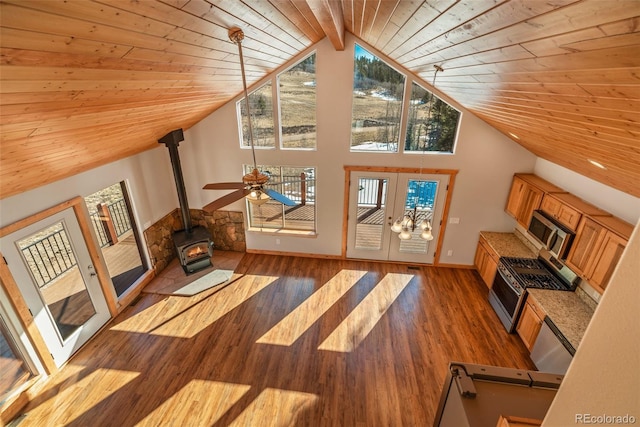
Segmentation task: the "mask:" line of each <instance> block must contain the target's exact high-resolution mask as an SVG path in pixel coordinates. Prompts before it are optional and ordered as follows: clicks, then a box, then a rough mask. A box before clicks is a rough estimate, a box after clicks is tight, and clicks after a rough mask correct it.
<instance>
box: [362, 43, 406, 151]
mask: <svg viewBox="0 0 640 427" xmlns="http://www.w3.org/2000/svg"><path fill="white" fill-rule="evenodd" d="M405 80H406V78H405V76H404V75H403V74H401V73H399V72H398V71H396V70H395V69H393V68H391V67H390V66H389V65H387V64H386V63H385V62H384V61H382V60H381V59H380V58H378V57H376V56H374V55H373V54H371V53H369V52H368V51H367V50H365V49H363V48H362V47H361V46H359V45H357V44H356V46H355V59H354V77H353V113H352V124H351V151H387V152H397V151H398V141H399V139H400V122H401V118H402V100H403V94H404V84H405Z"/></svg>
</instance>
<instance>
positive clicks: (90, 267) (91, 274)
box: [87, 264, 97, 277]
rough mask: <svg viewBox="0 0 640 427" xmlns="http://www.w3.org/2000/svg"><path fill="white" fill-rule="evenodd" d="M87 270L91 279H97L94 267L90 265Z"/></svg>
mask: <svg viewBox="0 0 640 427" xmlns="http://www.w3.org/2000/svg"><path fill="white" fill-rule="evenodd" d="M87 269H88V270H89V275H90V276H91V277H95V276H97V274H96V272H95V271H94V270H93V265H91V264H89V266H88V267H87Z"/></svg>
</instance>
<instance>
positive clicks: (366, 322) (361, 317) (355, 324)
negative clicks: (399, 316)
mask: <svg viewBox="0 0 640 427" xmlns="http://www.w3.org/2000/svg"><path fill="white" fill-rule="evenodd" d="M413 277H414V276H413V275H412V274H398V273H389V274H387V275H386V276H384V277H383V278H382V280H381V281H380V283H378V284H377V285H376V286H375V288H373V289H372V290H371V292H369V294H368V295H367V296H366V297H365V298H364V299H363V300H362V301H361V302H360V304H358V306H357V307H356V308H354V309H353V311H352V312H351V313H349V315H348V316H347V317H346V318H345V319H344V320H343V321H342V322H341V323H340V325H338V327H337V328H336V329H334V331H333V332H332V333H331V335H329V336H328V337H327V339H325V340H324V342H322V344H320V346H319V347H318V350H329V351H339V352H343V353H348V352H351V351H353V350H355V349H356V348H357V347H358V345H360V343H361V342H362V341H363V340H364V339H365V338H366V337H367V335H369V333H370V332H371V331H372V330H373V328H374V327H375V326H376V324H377V323H378V321H379V320H380V319H381V318H382V316H383V315H384V314H385V313H386V312H387V310H388V309H389V307H391V304H393V302H394V301H395V300H396V298H397V297H398V295H400V293H401V292H402V291H403V290H404V288H405V287H406V286H407V285H408V284H409V282H410V281H411V279H413Z"/></svg>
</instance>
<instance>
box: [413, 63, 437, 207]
mask: <svg viewBox="0 0 640 427" xmlns="http://www.w3.org/2000/svg"><path fill="white" fill-rule="evenodd" d="M433 68H435V69H436V71H435V73H434V74H433V83H432V84H431V92H430V94H431V96H430V97H429V109H428V110H427V135H426V137H427V141H428V140H429V139H430V138H431V136H430V135H431V132H430V128H431V125H430V123H431V112H432V111H433V97H434V96H435V95H434V93H433V92H434V89H435V88H436V77H437V76H438V72H440V71H444V69H443V68H442V67H441V66H439V65H434V66H433ZM427 141H425V143H424V145H423V146H422V158H421V159H420V176H422V171H423V166H424V156H426V154H425V153H426V151H427ZM420 187H421V188H420V191H419V192H418V196H416V199H417V200H418V201H419V200H420V196H422V195H423V192H424V187H425V185H424V183H421V186H420ZM417 205H418V203H417V202H416V203H415V204H414V216H415V212H416V210H417Z"/></svg>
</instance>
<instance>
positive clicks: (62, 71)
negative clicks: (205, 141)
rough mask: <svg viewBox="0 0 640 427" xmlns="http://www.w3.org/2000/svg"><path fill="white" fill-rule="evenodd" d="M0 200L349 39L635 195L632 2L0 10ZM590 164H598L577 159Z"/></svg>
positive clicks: (637, 77)
mask: <svg viewBox="0 0 640 427" xmlns="http://www.w3.org/2000/svg"><path fill="white" fill-rule="evenodd" d="M0 20H1V21H0V24H1V26H0V30H1V32H0V54H1V62H0V78H1V80H0V131H1V137H2V140H1V145H0V197H8V196H11V195H14V194H17V193H20V192H24V191H26V190H29V189H32V188H35V187H38V186H40V185H43V184H46V183H49V182H52V181H55V180H58V179H61V178H64V177H67V176H70V175H74V174H77V173H79V172H82V171H85V170H88V169H91V168H94V167H96V166H98V165H101V164H105V163H108V162H111V161H114V160H117V159H121V158H124V157H127V156H130V155H132V154H135V153H139V152H141V151H144V150H147V149H150V148H154V147H156V146H157V139H158V138H159V137H161V136H162V135H164V134H166V133H167V132H168V131H170V130H173V129H176V128H180V127H181V128H184V129H188V128H189V127H191V126H192V125H194V124H195V123H197V122H198V121H200V120H201V119H203V118H204V117H205V116H207V115H208V114H210V113H211V112H212V111H214V110H216V109H217V108H218V107H220V106H221V105H223V104H224V103H226V102H227V101H228V100H229V99H231V98H232V97H234V96H236V95H237V94H238V93H240V91H241V87H242V86H241V79H240V76H239V72H238V70H239V63H238V54H237V46H235V45H234V44H233V43H231V42H230V41H229V39H228V29H229V28H231V27H240V28H242V29H243V30H244V32H245V40H244V42H243V50H244V54H245V61H246V64H247V74H248V80H249V84H251V82H255V81H257V80H258V79H260V78H261V77H263V76H264V75H266V74H268V73H269V72H271V71H272V70H274V69H275V68H277V67H278V66H280V65H282V64H283V63H285V62H286V61H287V60H289V59H291V58H292V57H293V56H295V55H296V54H297V53H298V52H300V51H301V50H303V49H305V48H306V47H308V46H310V45H312V44H313V43H315V42H317V41H319V40H321V39H322V38H324V37H325V36H327V37H328V38H329V40H330V41H331V43H332V44H333V46H334V47H335V48H336V49H344V33H345V31H348V32H351V33H353V34H355V35H356V36H357V37H359V38H360V39H362V40H364V41H365V42H367V43H368V44H370V45H371V46H373V47H375V48H376V49H377V50H379V51H380V52H382V53H383V54H385V55H387V56H388V57H389V58H391V59H393V60H394V61H396V62H397V63H399V64H401V65H402V66H404V67H405V68H407V69H409V70H411V71H413V72H414V73H415V74H418V75H419V76H421V77H422V78H423V79H424V80H425V81H426V82H430V81H431V80H432V78H433V70H434V68H433V65H435V64H438V65H441V66H442V67H443V68H444V69H445V71H444V72H443V73H440V74H439V75H438V80H437V87H438V89H439V90H441V91H442V92H444V93H445V94H447V95H448V96H450V97H451V98H453V99H454V100H456V101H457V102H459V103H460V104H461V105H463V106H464V107H466V108H467V109H468V110H470V111H471V112H472V113H473V114H475V115H477V116H478V117H480V118H481V119H483V120H485V121H486V122H488V123H489V124H491V125H492V126H494V127H495V128H497V129H498V130H500V131H501V132H503V133H504V134H506V135H509V136H510V137H511V138H513V139H514V141H516V142H517V143H519V144H521V145H522V146H524V147H525V148H526V149H528V150H529V151H531V152H532V153H534V154H535V155H537V156H539V157H542V158H544V159H547V160H549V161H551V162H553V163H556V164H559V165H561V166H564V167H566V168H569V169H571V170H574V171H576V172H578V173H580V174H582V175H585V176H588V177H590V178H593V179H595V180H597V181H600V182H603V183H605V184H607V185H609V186H612V187H614V188H617V189H619V190H622V191H624V192H627V193H629V194H632V195H634V196H636V197H640V185H638V183H639V182H640V126H639V122H640V102H639V100H640V32H639V28H640V2H639V1H637V0H621V1H616V0H581V1H577V0H546V1H543V0H511V1H509V0H438V1H436V0H430V1H415V0H377V1H373V0H342V1H340V0H268V1H267V0H251V1H249V0H245V1H234V0H208V1H204V0H162V1H155V0H137V1H134V0H131V1H130V0H99V1H89V0H67V1H62V0H60V1H58V0H55V1H54V0H2V3H1V4H0ZM588 160H593V161H596V162H599V163H601V164H602V165H603V166H604V167H606V169H600V168H597V167H595V166H593V165H592V164H591V163H589V161H588Z"/></svg>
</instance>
